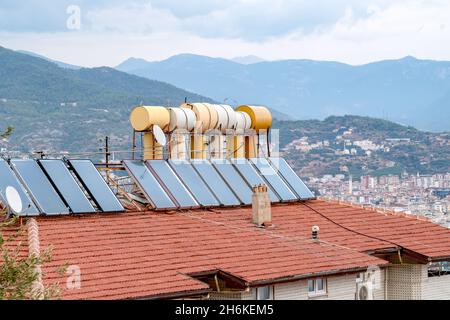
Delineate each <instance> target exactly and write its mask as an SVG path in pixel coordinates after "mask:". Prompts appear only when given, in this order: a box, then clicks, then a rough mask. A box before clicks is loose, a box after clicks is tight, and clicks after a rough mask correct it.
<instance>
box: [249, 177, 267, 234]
mask: <svg viewBox="0 0 450 320" xmlns="http://www.w3.org/2000/svg"><path fill="white" fill-rule="evenodd" d="M252 209H253V223H255V224H256V225H257V226H263V225H268V224H270V223H271V222H272V210H271V207H270V198H269V193H268V192H267V186H266V185H265V184H260V185H257V186H254V187H253V195H252Z"/></svg>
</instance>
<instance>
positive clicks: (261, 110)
mask: <svg viewBox="0 0 450 320" xmlns="http://www.w3.org/2000/svg"><path fill="white" fill-rule="evenodd" d="M236 111H241V112H245V113H247V114H248V115H249V116H250V118H251V122H252V125H251V127H250V128H251V129H254V130H256V131H257V132H259V131H260V130H267V129H269V128H270V127H271V126H272V113H271V112H270V110H269V109H267V108H266V107H263V106H248V105H242V106H239V107H238V108H237V109H236Z"/></svg>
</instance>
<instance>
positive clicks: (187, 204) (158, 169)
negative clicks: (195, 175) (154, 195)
mask: <svg viewBox="0 0 450 320" xmlns="http://www.w3.org/2000/svg"><path fill="white" fill-rule="evenodd" d="M146 163H147V165H148V166H149V167H150V168H151V169H152V170H153V174H155V176H158V177H159V180H160V182H162V183H163V184H164V185H165V186H166V189H167V190H168V191H169V192H170V193H171V194H172V196H173V197H174V198H175V200H176V201H177V202H178V204H179V205H180V207H182V208H193V207H198V206H199V204H198V203H197V201H195V199H194V197H193V196H192V195H191V193H190V192H189V190H188V189H187V188H186V187H185V186H184V184H183V182H182V181H181V180H180V178H178V176H177V175H176V174H175V172H173V170H172V168H170V166H169V164H168V163H167V162H166V161H165V160H151V161H147V162H146Z"/></svg>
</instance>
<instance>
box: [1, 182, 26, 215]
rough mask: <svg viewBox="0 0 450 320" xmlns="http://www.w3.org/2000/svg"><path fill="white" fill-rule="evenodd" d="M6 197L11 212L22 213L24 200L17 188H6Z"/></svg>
mask: <svg viewBox="0 0 450 320" xmlns="http://www.w3.org/2000/svg"><path fill="white" fill-rule="evenodd" d="M5 196H6V201H7V202H8V205H9V208H10V209H11V211H13V212H14V213H15V214H20V213H22V209H23V205H22V199H21V198H20V194H19V192H17V190H16V188H14V187H11V186H8V187H6V191H5Z"/></svg>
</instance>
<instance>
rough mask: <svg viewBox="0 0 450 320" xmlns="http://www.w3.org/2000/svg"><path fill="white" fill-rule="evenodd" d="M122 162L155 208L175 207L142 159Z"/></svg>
mask: <svg viewBox="0 0 450 320" xmlns="http://www.w3.org/2000/svg"><path fill="white" fill-rule="evenodd" d="M123 164H124V165H125V168H126V169H127V171H128V172H129V173H130V175H131V177H133V179H134V180H135V181H136V183H137V185H138V186H139V187H140V188H141V190H142V192H143V193H144V195H145V197H146V198H147V200H148V201H149V202H150V203H151V205H152V206H153V207H154V208H155V209H176V208H177V205H176V204H175V203H174V202H173V201H172V199H171V198H170V197H169V196H168V195H167V193H166V191H165V190H164V189H163V187H162V186H161V185H160V184H159V182H158V180H157V179H156V178H155V177H154V175H153V173H151V172H150V170H149V169H148V168H147V166H146V165H145V163H144V162H143V161H140V160H125V161H123Z"/></svg>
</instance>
